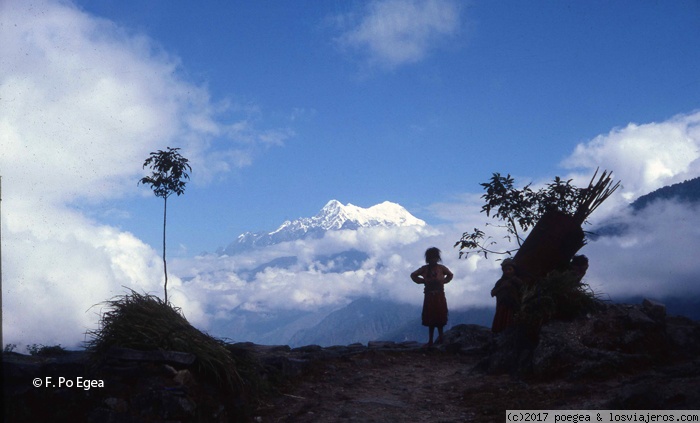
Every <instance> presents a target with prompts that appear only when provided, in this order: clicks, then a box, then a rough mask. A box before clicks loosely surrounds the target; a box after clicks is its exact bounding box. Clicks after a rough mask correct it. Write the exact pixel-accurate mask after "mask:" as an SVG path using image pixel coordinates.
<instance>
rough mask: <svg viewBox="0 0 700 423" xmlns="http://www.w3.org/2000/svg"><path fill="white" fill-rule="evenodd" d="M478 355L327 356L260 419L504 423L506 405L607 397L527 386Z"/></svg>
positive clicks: (579, 403) (586, 404)
mask: <svg viewBox="0 0 700 423" xmlns="http://www.w3.org/2000/svg"><path fill="white" fill-rule="evenodd" d="M477 362H478V358H476V357H472V356H465V355H459V354H452V353H447V352H444V351H439V350H436V349H431V350H427V349H420V350H411V351H399V352H386V351H382V352H376V351H367V352H364V353H361V354H357V355H351V356H345V357H341V358H337V359H333V360H326V361H323V362H321V363H318V364H317V366H316V367H315V368H314V369H312V370H311V371H310V372H308V373H307V374H305V376H304V377H303V378H302V379H301V380H299V381H298V382H297V383H296V384H294V385H293V386H290V387H289V388H288V390H287V391H286V392H283V393H282V395H281V396H279V397H278V398H276V399H274V400H273V401H271V403H269V404H266V406H264V407H263V408H261V409H260V410H259V412H258V413H257V416H258V417H257V418H256V420H257V421H258V422H262V423H269V422H315V423H317V422H416V423H420V422H431V423H448V422H471V421H473V422H503V421H504V419H505V410H506V409H548V408H555V406H557V405H558V406H559V407H558V408H571V407H578V408H579V409H581V408H592V407H595V406H596V404H598V403H599V401H600V398H596V395H592V394H591V390H593V391H595V389H594V388H593V389H591V386H590V385H586V386H587V388H582V387H579V386H575V385H568V384H562V383H551V384H542V385H534V386H533V385H527V384H525V383H523V382H520V381H517V380H514V379H513V378H511V377H509V376H484V375H482V374H480V373H477V372H473V371H472V368H473V367H474V365H475V364H476V363H477ZM599 392H600V391H599Z"/></svg>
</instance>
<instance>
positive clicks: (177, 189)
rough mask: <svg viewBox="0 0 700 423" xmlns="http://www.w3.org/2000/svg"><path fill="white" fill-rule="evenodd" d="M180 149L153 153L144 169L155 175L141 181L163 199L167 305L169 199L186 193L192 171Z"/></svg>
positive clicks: (166, 293) (164, 267) (169, 148)
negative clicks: (149, 169)
mask: <svg viewBox="0 0 700 423" xmlns="http://www.w3.org/2000/svg"><path fill="white" fill-rule="evenodd" d="M179 150H180V149H179V148H171V147H168V150H167V151H163V150H158V151H157V152H151V155H150V156H149V157H148V158H147V159H146V161H145V162H144V163H143V168H144V169H145V168H146V167H147V166H148V167H150V168H151V170H152V171H153V173H152V174H151V175H150V176H145V177H143V178H141V179H140V180H139V183H141V184H144V185H150V186H151V189H152V190H153V193H154V194H155V195H156V197H161V198H162V199H163V272H164V273H165V285H164V286H163V290H164V292H165V303H167V302H168V265H167V262H166V261H165V227H166V222H167V215H168V197H170V195H172V194H173V193H174V194H177V195H178V196H180V195H181V194H183V193H184V192H185V184H186V183H187V182H185V180H186V179H190V175H189V174H188V173H187V171H190V172H191V171H192V168H191V167H190V165H189V160H187V159H186V158H184V157H182V156H181V155H180V153H179Z"/></svg>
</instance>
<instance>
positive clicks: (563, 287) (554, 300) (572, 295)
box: [518, 271, 601, 326]
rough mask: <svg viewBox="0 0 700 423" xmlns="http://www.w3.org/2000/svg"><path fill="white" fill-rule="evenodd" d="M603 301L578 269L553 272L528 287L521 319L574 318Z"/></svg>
mask: <svg viewBox="0 0 700 423" xmlns="http://www.w3.org/2000/svg"><path fill="white" fill-rule="evenodd" d="M600 302H601V300H600V299H599V298H598V295H597V294H596V293H595V292H593V290H592V289H591V287H590V286H589V285H588V284H586V283H583V282H581V280H580V278H579V277H578V276H577V275H576V274H575V273H574V272H559V271H554V272H550V273H549V274H548V275H547V276H546V277H544V278H542V279H540V280H538V281H537V282H536V283H535V284H533V285H532V286H528V287H527V288H526V289H525V291H524V293H523V298H522V303H521V307H520V312H519V313H518V319H519V320H520V321H521V322H524V323H526V324H529V325H535V326H539V325H541V324H542V323H545V322H547V321H550V320H553V319H556V320H571V319H574V318H576V317H579V316H582V315H584V314H586V313H589V312H592V311H594V310H596V309H597V308H598V306H599V304H600Z"/></svg>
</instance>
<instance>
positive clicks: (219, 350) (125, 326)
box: [86, 290, 244, 393]
mask: <svg viewBox="0 0 700 423" xmlns="http://www.w3.org/2000/svg"><path fill="white" fill-rule="evenodd" d="M104 305H105V306H106V308H107V311H105V312H104V313H103V314H102V316H101V319H100V322H99V327H98V329H97V330H94V331H88V335H89V336H90V337H91V339H90V340H89V341H88V342H87V345H86V346H87V349H88V350H90V351H92V352H94V353H95V354H96V356H98V357H100V356H104V354H105V353H106V352H107V351H108V350H109V349H110V348H112V347H121V348H132V349H136V350H142V351H153V350H161V351H180V352H186V353H190V354H193V355H194V356H195V357H196V360H195V363H194V370H195V371H196V372H197V373H199V374H201V375H202V376H203V377H204V378H206V379H208V380H209V381H211V382H213V383H216V384H217V385H219V386H220V387H222V388H225V389H228V390H230V392H231V393H242V392H244V391H243V388H244V382H243V380H242V379H241V376H240V375H239V373H238V371H237V368H236V367H237V366H236V362H235V360H234V358H233V357H232V355H231V354H230V353H229V351H228V350H227V349H226V348H225V343H224V342H222V341H220V340H217V339H216V338H213V337H211V336H209V335H208V334H205V333H203V332H201V331H199V330H198V329H196V328H194V327H193V326H192V325H190V324H189V322H188V321H187V319H185V317H184V315H183V314H182V311H181V309H180V308H177V307H173V306H171V305H170V304H169V303H166V302H164V301H163V300H161V299H160V298H158V297H156V296H153V295H148V294H144V295H141V294H139V293H137V292H135V291H133V290H132V291H131V293H130V294H126V295H123V296H118V297H116V298H114V299H112V300H109V301H106V302H105V303H104Z"/></svg>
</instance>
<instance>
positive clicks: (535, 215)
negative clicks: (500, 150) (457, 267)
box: [455, 170, 620, 258]
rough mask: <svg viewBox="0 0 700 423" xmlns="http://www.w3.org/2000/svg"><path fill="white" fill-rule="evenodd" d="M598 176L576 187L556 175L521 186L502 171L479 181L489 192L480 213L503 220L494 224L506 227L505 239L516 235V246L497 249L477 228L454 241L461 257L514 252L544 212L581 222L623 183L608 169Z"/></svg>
mask: <svg viewBox="0 0 700 423" xmlns="http://www.w3.org/2000/svg"><path fill="white" fill-rule="evenodd" d="M597 175H598V171H597V170H596V173H595V174H594V175H593V178H591V182H590V183H589V184H588V186H587V187H586V188H579V187H576V186H574V185H572V184H571V181H572V180H571V179H569V180H566V181H565V180H563V179H561V178H560V177H558V176H557V177H555V178H554V180H553V181H552V182H550V183H549V184H547V185H546V186H544V187H543V188H540V189H539V190H537V191H535V190H533V189H532V188H531V187H530V186H531V184H527V185H525V186H524V187H523V188H521V189H518V188H516V185H515V180H514V179H513V178H512V177H511V176H510V175H507V176H505V177H504V176H502V175H501V174H500V173H494V174H493V176H492V177H491V180H490V181H489V182H485V183H482V184H480V185H481V186H482V188H483V189H484V191H486V192H485V193H484V194H483V195H482V196H481V198H483V199H484V201H485V204H484V205H483V206H482V207H481V212H482V213H486V216H489V217H493V218H494V219H498V220H500V221H501V222H502V223H501V224H496V225H491V226H496V227H501V228H505V229H506V232H507V235H506V237H505V238H506V239H507V240H508V241H509V242H512V240H513V238H515V242H516V243H517V248H513V249H508V250H503V251H499V250H496V244H497V242H496V241H494V240H493V238H492V237H491V236H487V235H486V233H485V232H484V231H482V230H480V229H478V228H474V231H473V232H465V233H464V234H462V238H461V239H460V240H459V241H457V243H455V247H459V250H460V253H459V256H460V258H462V257H465V258H466V257H467V256H468V255H469V254H470V253H476V254H483V255H484V257H486V258H488V254H489V253H491V254H507V255H512V253H513V252H515V251H518V249H520V247H522V246H523V242H524V241H525V239H524V238H523V236H522V234H524V233H525V232H527V231H528V230H530V229H532V228H534V227H535V225H536V224H537V222H539V221H540V219H541V218H542V217H543V216H545V215H550V216H551V215H552V214H553V213H557V214H560V215H564V216H568V217H569V218H570V219H571V222H572V224H573V225H577V226H580V225H582V224H583V223H584V222H585V221H586V219H587V218H588V216H590V214H591V213H592V212H593V211H594V210H595V209H596V208H597V207H598V206H599V205H600V204H601V203H602V202H603V201H605V200H606V199H607V198H608V197H609V196H610V195H612V193H613V192H614V191H615V190H616V189H617V188H618V187H619V185H620V183H619V182H617V183H615V184H613V183H612V173H611V172H607V171H605V172H603V173H602V175H601V176H600V179H599V180H598V181H597V182H595V183H594V181H595V178H596V176H597ZM487 226H489V224H487Z"/></svg>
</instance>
